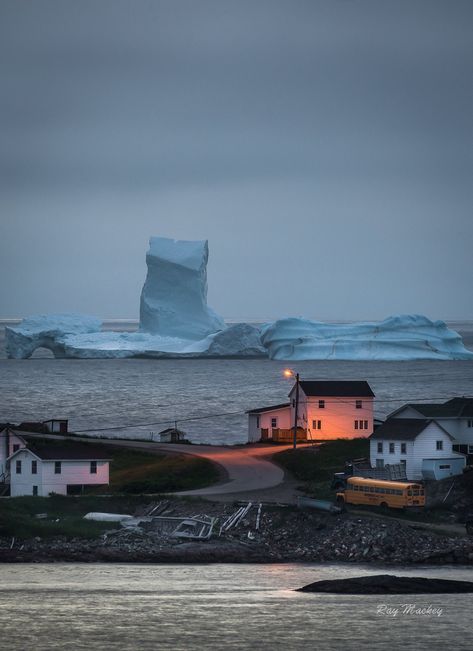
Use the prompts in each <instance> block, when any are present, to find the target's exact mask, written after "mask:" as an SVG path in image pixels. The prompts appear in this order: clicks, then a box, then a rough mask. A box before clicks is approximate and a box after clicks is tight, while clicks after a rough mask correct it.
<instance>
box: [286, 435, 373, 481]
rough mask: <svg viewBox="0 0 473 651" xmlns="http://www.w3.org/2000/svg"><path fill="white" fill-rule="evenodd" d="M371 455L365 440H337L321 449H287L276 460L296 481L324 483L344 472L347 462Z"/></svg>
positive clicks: (319, 447) (320, 447)
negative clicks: (336, 473) (334, 474)
mask: <svg viewBox="0 0 473 651" xmlns="http://www.w3.org/2000/svg"><path fill="white" fill-rule="evenodd" d="M369 453H370V444H369V441H368V440H367V439H365V438H357V439H350V440H345V439H337V440H335V441H329V442H328V443H324V444H323V445H320V446H318V447H306V448H299V449H296V450H284V452H279V453H277V454H275V455H274V456H273V459H274V461H276V462H277V463H278V464H280V465H281V466H283V468H285V469H286V470H288V471H289V472H290V473H291V474H292V475H294V477H295V478H296V479H301V480H304V481H317V482H320V481H326V480H329V479H330V480H331V479H332V476H333V473H334V472H341V471H343V468H344V466H345V461H350V460H351V459H358V458H360V457H366V456H369Z"/></svg>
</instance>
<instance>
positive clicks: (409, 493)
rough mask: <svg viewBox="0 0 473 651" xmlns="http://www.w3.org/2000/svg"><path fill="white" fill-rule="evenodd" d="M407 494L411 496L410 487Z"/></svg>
mask: <svg viewBox="0 0 473 651" xmlns="http://www.w3.org/2000/svg"><path fill="white" fill-rule="evenodd" d="M407 494H408V495H409V497H412V491H411V490H410V489H409V490H408V491H407ZM414 495H415V493H414Z"/></svg>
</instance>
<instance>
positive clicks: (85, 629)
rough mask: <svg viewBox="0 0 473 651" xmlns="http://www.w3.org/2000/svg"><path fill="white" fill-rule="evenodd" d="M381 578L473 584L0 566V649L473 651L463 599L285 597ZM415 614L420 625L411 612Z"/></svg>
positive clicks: (256, 570)
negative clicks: (328, 582)
mask: <svg viewBox="0 0 473 651" xmlns="http://www.w3.org/2000/svg"><path fill="white" fill-rule="evenodd" d="M379 573H391V574H392V573H396V574H398V575H414V576H430V577H438V578H449V579H459V580H471V579H472V574H473V572H472V570H471V569H469V568H462V567H452V568H450V567H442V568H438V567H436V568H421V569H416V568H396V570H395V571H393V569H392V568H390V569H389V568H373V567H369V568H367V567H360V566H358V567H353V566H343V565H332V564H330V565H314V564H301V565H295V564H283V565H202V566H193V565H106V564H91V565H84V564H82V565H74V564H53V565H31V564H19V565H3V566H0V630H1V631H2V640H3V643H2V648H4V649H5V650H7V649H8V651H24V650H25V649H34V650H35V651H59V650H67V651H69V650H70V649H74V651H76V650H81V649H84V650H85V649H104V650H105V649H115V650H117V651H136V649H141V650H143V651H147V650H153V651H154V650H158V651H168V650H169V651H171V650H172V651H194V650H196V649H199V650H202V651H204V650H205V651H223V650H228V649H238V650H241V651H245V650H257V651H260V650H261V651H266V650H268V651H269V650H271V651H278V650H283V651H299V650H306V649H307V650H309V649H317V650H318V651H340V649H343V650H344V651H351V650H352V649H353V650H356V651H359V650H360V649H370V650H371V649H373V650H376V651H383V650H386V651H392V649H403V650H404V651H420V650H422V649H429V650H430V651H436V650H439V651H441V650H442V651H443V650H444V649H446V648H449V649H471V610H472V606H473V595H467V594H466V595H465V594H463V595H402V596H394V595H383V596H379V595H377V596H373V595H370V596H357V595H323V594H307V593H298V592H294V589H295V588H299V587H302V586H303V585H306V584H307V583H311V582H312V581H317V580H321V579H333V578H342V577H350V576H360V575H364V574H379ZM406 606H407V612H405V609H406ZM387 609H391V611H392V613H393V614H386V611H387ZM396 609H397V614H394V613H395V612H396ZM421 609H424V610H425V611H426V612H425V614H419V613H414V612H413V611H418V610H421Z"/></svg>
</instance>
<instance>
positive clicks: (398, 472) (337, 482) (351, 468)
mask: <svg viewBox="0 0 473 651" xmlns="http://www.w3.org/2000/svg"><path fill="white" fill-rule="evenodd" d="M353 476H356V477H365V478H367V479H380V480H386V481H407V476H406V466H405V465H404V464H403V463H391V464H386V465H385V466H384V468H372V467H371V464H370V462H369V459H354V460H353V461H348V462H347V463H346V464H345V470H344V471H343V472H336V473H334V475H333V478H332V485H331V488H332V489H333V490H337V491H338V490H344V489H345V488H346V486H347V479H349V478H350V477H353Z"/></svg>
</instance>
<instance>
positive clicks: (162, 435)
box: [159, 427, 186, 443]
mask: <svg viewBox="0 0 473 651" xmlns="http://www.w3.org/2000/svg"><path fill="white" fill-rule="evenodd" d="M159 440H160V441H161V443H183V442H184V441H185V440H186V433H185V432H183V431H182V430H180V429H178V428H177V427H168V428H166V429H163V431H162V432H159Z"/></svg>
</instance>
